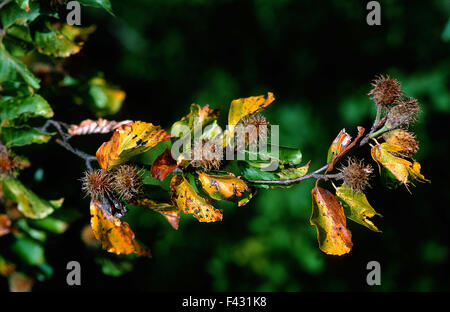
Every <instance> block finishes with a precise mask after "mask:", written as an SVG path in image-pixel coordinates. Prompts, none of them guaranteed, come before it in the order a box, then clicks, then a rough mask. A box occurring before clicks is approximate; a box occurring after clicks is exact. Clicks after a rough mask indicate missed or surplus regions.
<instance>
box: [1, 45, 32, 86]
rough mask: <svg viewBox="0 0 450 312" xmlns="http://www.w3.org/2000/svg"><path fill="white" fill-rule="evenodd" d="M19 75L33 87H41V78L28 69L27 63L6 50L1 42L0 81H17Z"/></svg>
mask: <svg viewBox="0 0 450 312" xmlns="http://www.w3.org/2000/svg"><path fill="white" fill-rule="evenodd" d="M19 77H20V78H22V79H23V80H24V81H25V82H26V83H27V84H28V85H30V86H31V87H32V88H34V89H39V82H40V80H39V79H38V78H36V76H34V75H33V73H32V72H30V71H29V70H28V68H27V67H26V66H25V64H23V63H22V62H21V61H19V60H18V59H17V58H15V57H14V56H12V55H11V54H10V53H9V52H8V51H6V49H5V46H4V45H3V43H1V42H0V83H3V82H6V81H16V80H17V79H19Z"/></svg>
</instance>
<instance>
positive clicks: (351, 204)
mask: <svg viewBox="0 0 450 312" xmlns="http://www.w3.org/2000/svg"><path fill="white" fill-rule="evenodd" d="M335 188H336V196H337V197H338V198H339V199H340V200H341V203H342V205H343V207H344V211H345V215H346V217H347V218H349V219H350V220H352V221H355V222H356V223H359V224H361V225H364V226H365V227H367V228H369V229H371V230H372V231H375V232H381V231H380V230H379V229H378V228H377V227H376V226H375V225H374V224H373V222H372V221H371V220H369V219H370V218H372V217H373V216H375V215H378V216H381V215H380V214H379V213H377V212H376V211H375V209H373V208H372V206H371V205H370V204H369V202H368V201H367V198H366V195H365V194H364V193H362V192H353V191H352V190H351V189H350V188H349V187H348V186H346V185H345V184H343V185H342V186H339V187H335Z"/></svg>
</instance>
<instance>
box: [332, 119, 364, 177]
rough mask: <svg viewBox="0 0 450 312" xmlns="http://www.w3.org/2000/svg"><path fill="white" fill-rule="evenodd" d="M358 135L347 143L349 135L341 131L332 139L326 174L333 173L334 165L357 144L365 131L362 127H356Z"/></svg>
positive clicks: (349, 138) (343, 130)
mask: <svg viewBox="0 0 450 312" xmlns="http://www.w3.org/2000/svg"><path fill="white" fill-rule="evenodd" d="M357 128H358V135H357V136H356V138H355V139H354V140H353V141H352V142H351V143H349V140H351V137H350V135H348V134H347V133H346V132H345V129H342V130H341V132H339V134H338V136H337V137H336V138H335V139H334V141H333V143H332V144H331V146H330V149H329V150H328V157H327V158H328V165H327V170H326V172H330V171H333V169H334V165H335V164H336V163H337V162H338V160H339V159H341V158H342V157H343V156H344V155H345V154H347V153H348V151H350V150H351V149H352V148H353V146H355V144H356V143H358V141H359V139H360V138H362V136H363V135H364V131H365V129H364V128H363V127H360V126H358V127H357Z"/></svg>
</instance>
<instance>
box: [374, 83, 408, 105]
mask: <svg viewBox="0 0 450 312" xmlns="http://www.w3.org/2000/svg"><path fill="white" fill-rule="evenodd" d="M372 86H373V88H372V90H370V92H369V93H368V95H371V96H372V99H373V100H374V101H375V103H376V104H377V105H378V106H381V107H383V108H386V109H388V108H389V107H391V106H393V105H394V104H395V102H396V101H397V100H398V99H399V98H400V97H401V96H402V94H403V93H402V86H401V84H400V82H399V81H398V80H397V79H391V78H390V77H389V76H386V77H384V76H378V77H377V78H376V79H375V80H374V82H373V83H372Z"/></svg>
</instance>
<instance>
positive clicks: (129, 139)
mask: <svg viewBox="0 0 450 312" xmlns="http://www.w3.org/2000/svg"><path fill="white" fill-rule="evenodd" d="M169 138H170V135H169V134H168V133H167V132H166V131H164V130H163V129H161V127H160V126H154V125H153V124H151V123H146V122H142V121H134V122H132V123H131V124H125V125H123V126H122V127H120V128H119V129H116V130H115V131H114V134H113V135H112V137H111V139H110V140H109V141H108V142H105V143H103V144H102V146H100V148H99V149H98V150H97V154H96V155H97V160H98V163H99V165H100V167H101V168H102V169H104V170H110V169H112V168H114V167H115V166H118V165H120V164H122V163H124V162H126V161H127V160H129V159H130V158H131V157H133V156H136V155H138V154H141V153H144V152H146V151H148V150H149V149H150V148H152V147H153V146H155V145H156V144H158V143H159V142H162V141H166V140H168V139H169Z"/></svg>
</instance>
